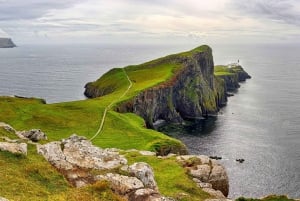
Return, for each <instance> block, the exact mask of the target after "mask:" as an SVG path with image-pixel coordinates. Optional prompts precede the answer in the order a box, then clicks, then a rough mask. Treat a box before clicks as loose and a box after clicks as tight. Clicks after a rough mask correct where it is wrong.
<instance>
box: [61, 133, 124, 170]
mask: <svg viewBox="0 0 300 201" xmlns="http://www.w3.org/2000/svg"><path fill="white" fill-rule="evenodd" d="M62 147H63V154H64V156H65V160H66V161H68V162H69V163H71V164H74V165H76V166H78V167H80V168H86V169H97V170H108V169H114V168H117V167H120V166H121V165H124V164H127V160H126V158H125V157H124V156H121V155H119V153H118V152H117V151H115V150H112V149H101V148H99V147H96V146H94V145H92V143H91V141H89V140H87V139H86V138H85V137H80V136H77V135H72V136H71V137H69V138H68V139H65V140H62Z"/></svg>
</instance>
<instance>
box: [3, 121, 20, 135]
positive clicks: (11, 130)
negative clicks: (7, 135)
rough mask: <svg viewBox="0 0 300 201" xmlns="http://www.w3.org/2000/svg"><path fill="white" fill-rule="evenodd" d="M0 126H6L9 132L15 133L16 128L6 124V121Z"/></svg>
mask: <svg viewBox="0 0 300 201" xmlns="http://www.w3.org/2000/svg"><path fill="white" fill-rule="evenodd" d="M0 127H2V128H4V129H5V130H7V131H8V132H13V133H15V132H16V130H15V129H14V128H13V127H12V126H11V125H9V124H6V123H4V122H0Z"/></svg>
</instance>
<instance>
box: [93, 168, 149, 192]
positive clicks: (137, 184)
mask: <svg viewBox="0 0 300 201" xmlns="http://www.w3.org/2000/svg"><path fill="white" fill-rule="evenodd" d="M95 179H96V180H99V181H103V180H105V181H108V182H110V185H111V188H112V190H113V191H114V192H117V193H118V194H120V195H126V194H129V193H132V192H134V191H135V190H137V189H141V188H144V184H143V183H142V182H141V181H140V180H138V179H137V178H136V177H128V176H123V175H119V174H113V173H108V174H106V175H98V176H96V178H95Z"/></svg>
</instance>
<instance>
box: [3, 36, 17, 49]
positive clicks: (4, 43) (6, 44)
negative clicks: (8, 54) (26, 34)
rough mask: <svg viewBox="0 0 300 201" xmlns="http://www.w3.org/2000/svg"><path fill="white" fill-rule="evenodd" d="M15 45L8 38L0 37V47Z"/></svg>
mask: <svg viewBox="0 0 300 201" xmlns="http://www.w3.org/2000/svg"><path fill="white" fill-rule="evenodd" d="M12 47H16V45H15V44H14V43H13V41H12V40H11V39H10V38H0V48H12Z"/></svg>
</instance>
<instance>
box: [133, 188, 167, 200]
mask: <svg viewBox="0 0 300 201" xmlns="http://www.w3.org/2000/svg"><path fill="white" fill-rule="evenodd" d="M161 199H162V196H161V195H160V194H159V193H158V192H157V191H155V190H153V189H150V188H143V189H138V190H136V191H135V192H134V193H132V194H131V195H129V198H128V200H129V201H159V200H161Z"/></svg>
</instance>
